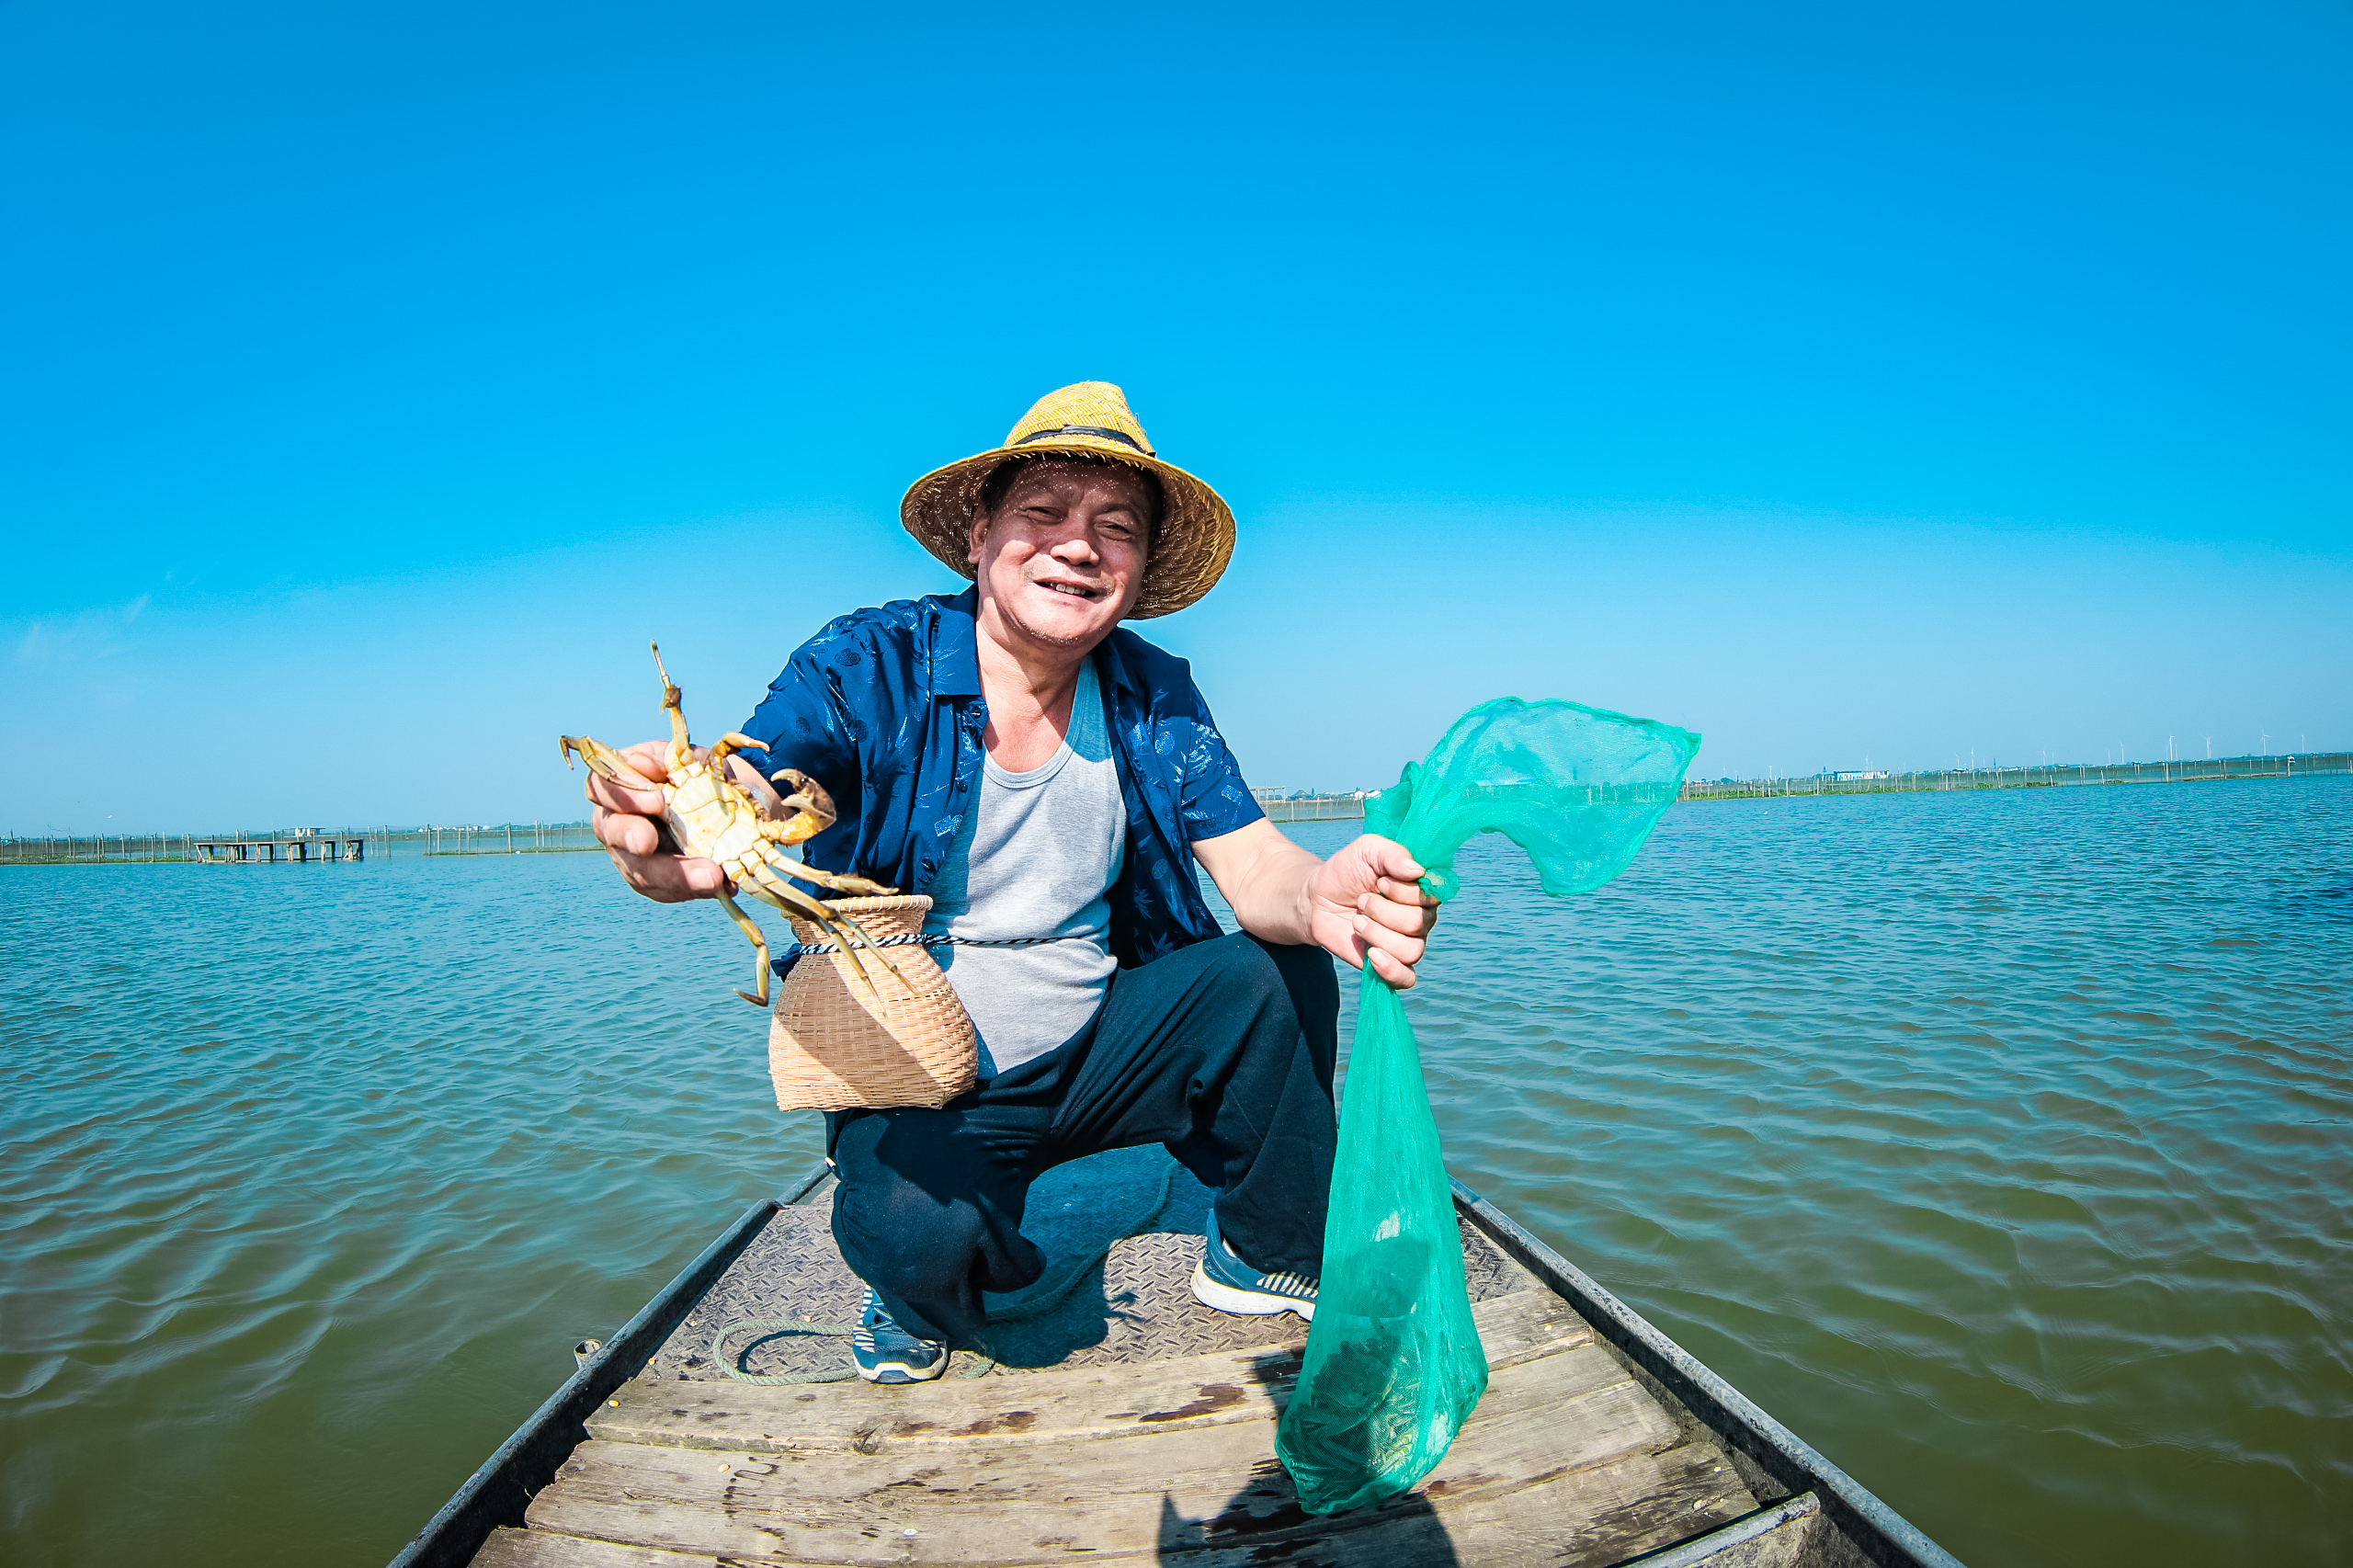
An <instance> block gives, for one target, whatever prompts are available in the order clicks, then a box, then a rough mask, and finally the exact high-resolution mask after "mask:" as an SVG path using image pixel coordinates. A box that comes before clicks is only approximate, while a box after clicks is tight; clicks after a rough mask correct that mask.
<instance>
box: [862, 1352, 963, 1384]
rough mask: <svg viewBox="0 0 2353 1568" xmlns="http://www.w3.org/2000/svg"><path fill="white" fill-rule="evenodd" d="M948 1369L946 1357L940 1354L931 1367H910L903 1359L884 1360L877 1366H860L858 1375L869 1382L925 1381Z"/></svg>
mask: <svg viewBox="0 0 2353 1568" xmlns="http://www.w3.org/2000/svg"><path fill="white" fill-rule="evenodd" d="M946 1370H948V1358H947V1357H945V1356H942V1357H941V1358H939V1363H938V1365H937V1366H932V1367H910V1366H908V1365H907V1364H906V1363H905V1362H904V1361H885V1362H883V1363H882V1364H881V1366H879V1367H874V1368H866V1367H860V1368H859V1369H858V1376H859V1377H861V1378H863V1379H865V1380H866V1381H868V1382H870V1383H882V1384H885V1385H888V1384H892V1383H927V1382H929V1381H932V1380H933V1379H934V1378H937V1377H938V1376H939V1374H940V1373H942V1372H944V1371H946Z"/></svg>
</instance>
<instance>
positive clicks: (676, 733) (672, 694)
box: [646, 642, 695, 774]
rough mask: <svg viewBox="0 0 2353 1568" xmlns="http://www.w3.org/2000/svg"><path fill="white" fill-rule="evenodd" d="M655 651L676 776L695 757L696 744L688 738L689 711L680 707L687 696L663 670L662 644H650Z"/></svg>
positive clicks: (672, 763) (672, 765)
mask: <svg viewBox="0 0 2353 1568" xmlns="http://www.w3.org/2000/svg"><path fill="white" fill-rule="evenodd" d="M646 646H647V647H649V648H651V649H653V650H654V669H655V670H656V671H657V672H659V674H660V675H661V676H662V711H663V712H665V713H666V714H668V715H669V716H670V771H671V772H672V773H673V774H675V773H676V772H677V771H678V769H679V768H680V767H684V766H686V761H687V759H688V757H690V756H693V755H694V751H695V744H694V742H693V741H691V740H689V739H688V736H687V710H685V709H684V708H682V707H681V706H679V704H681V703H683V702H684V701H685V700H686V697H687V694H686V693H685V692H683V691H680V690H679V689H678V687H677V684H676V682H674V681H673V680H671V678H670V672H669V671H668V670H665V669H663V668H662V644H660V643H659V642H648V643H646Z"/></svg>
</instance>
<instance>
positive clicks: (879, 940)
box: [784, 931, 1089, 959]
mask: <svg viewBox="0 0 2353 1568" xmlns="http://www.w3.org/2000/svg"><path fill="white" fill-rule="evenodd" d="M1088 939H1089V938H1086V937H951V936H949V934H948V933H947V932H945V931H910V932H908V933H906V934H905V935H904V936H900V937H875V938H874V940H873V942H872V943H871V944H868V943H865V942H859V943H858V944H857V947H858V950H859V951H861V952H863V951H864V950H865V949H867V947H868V946H870V945H871V946H873V947H877V948H938V947H945V946H948V945H949V944H951V943H952V944H954V945H955V946H957V947H960V948H1034V947H1036V946H1037V945H1038V944H1039V943H1040V942H1081V941H1086V940H1088ZM841 950H842V946H841V944H840V943H839V942H795V943H793V944H792V945H791V946H790V947H789V948H787V949H784V956H785V957H786V958H788V959H800V958H813V957H816V956H818V955H820V954H824V953H837V952H840V951H841Z"/></svg>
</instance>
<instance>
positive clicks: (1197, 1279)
mask: <svg viewBox="0 0 2353 1568" xmlns="http://www.w3.org/2000/svg"><path fill="white" fill-rule="evenodd" d="M1193 1300H1195V1301H1199V1302H1200V1303H1201V1305H1203V1306H1205V1307H1215V1308H1216V1309H1217V1310H1218V1311H1219V1312H1233V1313H1235V1314H1236V1315H1238V1316H1241V1317H1256V1318H1262V1317H1272V1316H1273V1315H1274V1314H1275V1313H1277V1312H1297V1313H1298V1314H1299V1315H1300V1316H1301V1317H1302V1318H1303V1319H1304V1320H1306V1321H1307V1322H1309V1323H1313V1322H1314V1321H1315V1303H1314V1302H1313V1301H1301V1300H1299V1299H1298V1298H1297V1297H1295V1296H1278V1295H1276V1294H1275V1293H1274V1292H1272V1291H1271V1290H1243V1289H1242V1288H1241V1287H1240V1286H1238V1285H1228V1284H1225V1283H1223V1282H1222V1281H1221V1280H1216V1279H1212V1278H1210V1271H1209V1266H1208V1265H1207V1264H1205V1263H1197V1264H1195V1265H1193Z"/></svg>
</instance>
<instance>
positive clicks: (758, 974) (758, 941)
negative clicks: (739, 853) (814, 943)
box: [719, 888, 768, 1007]
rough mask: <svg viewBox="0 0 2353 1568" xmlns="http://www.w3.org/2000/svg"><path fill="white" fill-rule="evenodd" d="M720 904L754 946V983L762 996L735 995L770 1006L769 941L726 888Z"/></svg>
mask: <svg viewBox="0 0 2353 1568" xmlns="http://www.w3.org/2000/svg"><path fill="white" fill-rule="evenodd" d="M719 902H720V903H722V904H723V905H724V906H725V907H726V910H727V918H729V919H730V920H733V922H735V924H736V926H738V927H740V928H741V929H742V931H743V933H744V936H745V939H746V940H748V941H749V942H750V943H751V944H752V983H753V984H754V985H756V986H758V987H759V991H760V994H758V995H756V996H755V995H753V994H751V993H750V992H748V991H741V990H739V991H737V992H736V993H735V994H736V995H738V996H741V997H742V998H743V999H744V1000H745V1001H746V1002H749V1003H750V1004H751V1005H752V1006H755V1007H765V1006H767V1005H768V940H767V937H764V936H762V935H761V934H760V927H759V923H758V922H757V921H756V920H754V919H753V918H752V917H751V916H750V915H746V914H745V913H744V906H743V905H742V904H740V903H736V902H735V897H734V895H733V893H731V892H728V891H727V890H726V889H725V888H722V889H720V890H719Z"/></svg>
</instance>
